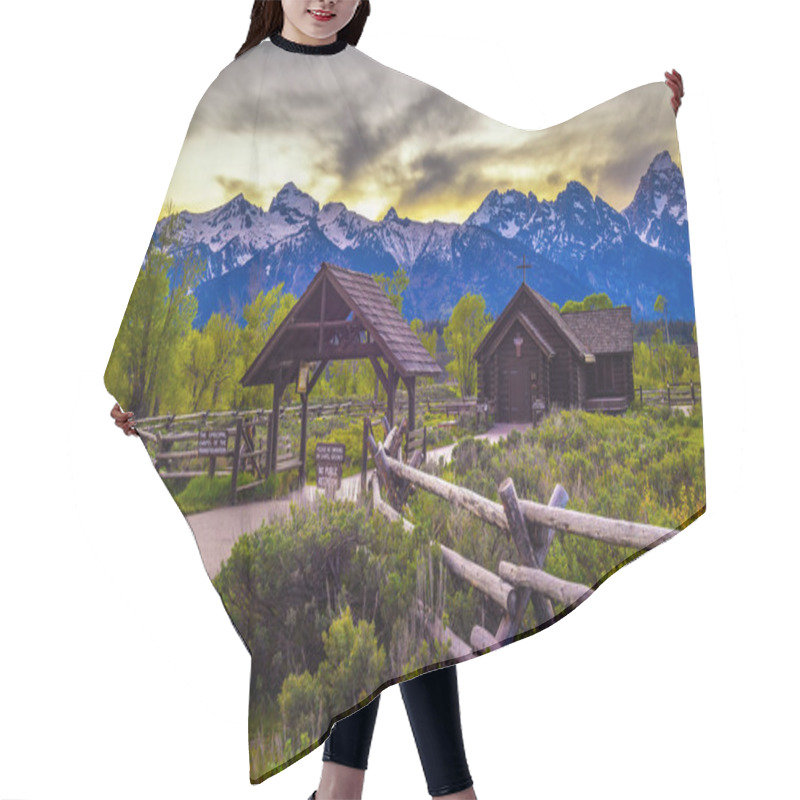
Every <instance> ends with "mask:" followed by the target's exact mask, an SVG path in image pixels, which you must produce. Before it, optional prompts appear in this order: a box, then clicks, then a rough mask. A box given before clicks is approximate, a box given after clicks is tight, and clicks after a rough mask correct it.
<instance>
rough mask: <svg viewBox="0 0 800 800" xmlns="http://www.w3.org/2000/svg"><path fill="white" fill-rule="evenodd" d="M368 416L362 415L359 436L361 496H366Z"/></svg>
mask: <svg viewBox="0 0 800 800" xmlns="http://www.w3.org/2000/svg"><path fill="white" fill-rule="evenodd" d="M370 427H371V426H370V422H369V417H364V432H363V434H362V436H361V496H362V497H366V496H367V464H368V463H369V459H368V448H369V432H370Z"/></svg>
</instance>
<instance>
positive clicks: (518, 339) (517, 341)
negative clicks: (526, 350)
mask: <svg viewBox="0 0 800 800" xmlns="http://www.w3.org/2000/svg"><path fill="white" fill-rule="evenodd" d="M512 341H513V342H514V347H516V348H517V358H519V357H520V356H521V355H522V343H523V341H525V340H524V339H523V338H522V337H521V336H520V335H519V334H517V335H516V336H515V337H514V338H513V340H512Z"/></svg>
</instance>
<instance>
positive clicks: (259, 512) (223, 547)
mask: <svg viewBox="0 0 800 800" xmlns="http://www.w3.org/2000/svg"><path fill="white" fill-rule="evenodd" d="M527 427H530V425H510V424H506V425H495V427H494V428H492V429H491V430H490V431H489V432H488V433H483V434H480V435H479V436H476V437H475V438H476V439H486V440H487V441H490V442H497V441H499V440H500V439H504V438H505V437H506V436H508V434H509V432H510V431H512V430H523V429H525V428H527ZM454 447H455V444H450V445H447V446H445V447H438V448H436V449H434V450H431V451H430V452H429V453H428V457H427V461H429V462H435V461H438V460H439V459H444V462H445V463H447V462H449V461H450V459H451V458H452V455H453V448H454ZM360 489H361V476H360V475H351V476H350V477H347V478H343V479H342V486H341V489H339V491H338V492H337V493H336V498H337V499H338V500H355V499H356V498H357V497H358V495H359V492H360ZM320 494H321V492H320V491H319V490H318V489H317V487H316V486H305V487H304V488H303V489H298V490H297V491H295V492H292V493H291V494H289V495H287V496H286V497H281V498H278V499H275V500H257V501H255V502H252V503H240V504H238V505H235V506H225V507H224V508H215V509H212V510H211V511H202V512H200V513H199V514H188V515H187V517H186V520H187V522H188V523H189V527H190V528H191V529H192V532H193V533H194V536H195V539H196V540H197V546H198V547H199V549H200V555H201V557H202V559H203V564H204V565H205V568H206V572H207V573H208V575H209V577H210V578H214V577H216V575H217V574H218V573H219V571H220V568H221V567H222V562H223V561H224V560H225V559H226V558H228V556H229V555H230V552H231V549H232V548H233V544H234V542H235V541H236V540H237V539H238V538H239V537H240V536H241V535H242V534H243V533H250V532H251V531H254V530H256V529H257V528H259V527H260V526H261V525H262V524H263V523H265V522H273V521H274V520H276V519H281V518H283V517H288V516H289V513H290V509H291V506H292V503H296V504H297V505H312V504H313V503H314V501H315V500H316V498H317V497H319V495H320Z"/></svg>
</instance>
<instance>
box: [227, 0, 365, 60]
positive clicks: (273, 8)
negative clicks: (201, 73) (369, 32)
mask: <svg viewBox="0 0 800 800" xmlns="http://www.w3.org/2000/svg"><path fill="white" fill-rule="evenodd" d="M368 16H369V0H361V2H360V3H359V5H358V7H357V8H356V13H355V14H354V15H353V18H352V19H351V20H350V22H348V23H347V25H345V26H344V28H342V29H341V30H340V31H339V33H338V34H337V36H336V39H337V40H340V39H345V40H346V41H347V43H348V44H351V45H354V46H355V45H356V44H358V40H359V39H360V38H361V32H362V31H363V30H364V24H365V23H366V21H367V17H368ZM282 30H283V6H282V5H281V3H280V0H255V2H254V3H253V10H252V11H251V12H250V30H249V31H248V32H247V38H246V39H245V41H244V44H243V45H242V46H241V47H240V48H239V52H238V53H237V54H236V55H235V56H234V58H239V56H240V55H242V53H246V52H247V51H248V50H250V49H251V48H253V47H255V46H256V45H257V44H260V43H261V42H263V41H264V39H266V38H267V37H268V36H272V34H273V33H280V32H281V31H282Z"/></svg>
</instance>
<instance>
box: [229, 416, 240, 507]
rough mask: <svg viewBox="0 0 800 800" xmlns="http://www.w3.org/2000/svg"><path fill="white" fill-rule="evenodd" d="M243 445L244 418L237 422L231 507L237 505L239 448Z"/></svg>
mask: <svg viewBox="0 0 800 800" xmlns="http://www.w3.org/2000/svg"><path fill="white" fill-rule="evenodd" d="M241 444H242V418H241V417H239V418H238V419H237V420H236V440H235V442H234V445H233V470H232V472H231V505H236V480H237V479H238V477H239V447H241Z"/></svg>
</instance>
